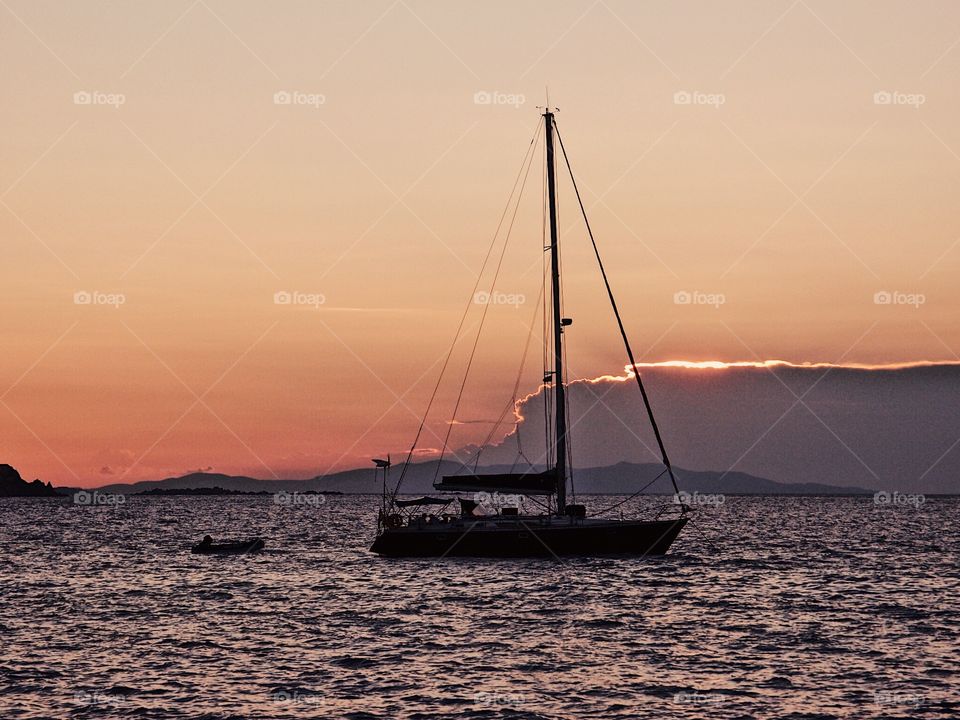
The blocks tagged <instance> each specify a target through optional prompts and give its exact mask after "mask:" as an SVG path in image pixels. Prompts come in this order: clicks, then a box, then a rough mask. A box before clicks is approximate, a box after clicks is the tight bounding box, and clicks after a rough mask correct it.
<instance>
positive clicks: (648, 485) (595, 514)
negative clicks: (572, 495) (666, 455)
mask: <svg viewBox="0 0 960 720" xmlns="http://www.w3.org/2000/svg"><path fill="white" fill-rule="evenodd" d="M666 471H667V468H664V469H663V470H661V471H660V474H659V475H657V476H656V477H655V478H654V479H653V480H651V481H650V482H648V483H647V484H646V485H644V486H643V487H642V488H640V489H639V490H637V491H636V492H635V493H634V494H633V495H631V496H630V497H628V498H627V499H626V500H621V501H620V502H618V503H617V504H616V505H611V506H610V507H608V508H604V509H603V510H600V511H599V512H595V513H592V514H591V515H590V517H597V516H598V515H603V514H604V513H608V512H610V511H611V510H616V509H617V508H618V507H620V506H621V505H623V504H624V503H628V502H630V501H631V500H633V499H634V498H635V497H636V496H637V495H639V494H640V493H642V492H643V491H644V490H646V489H647V488H648V487H650V486H651V485H653V484H654V483H655V482H656V481H657V480H659V479H660V478H662V477H663V474H664V473H665V472H666Z"/></svg>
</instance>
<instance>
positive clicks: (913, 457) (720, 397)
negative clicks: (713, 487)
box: [481, 363, 960, 493]
mask: <svg viewBox="0 0 960 720" xmlns="http://www.w3.org/2000/svg"><path fill="white" fill-rule="evenodd" d="M641 373H642V376H643V378H644V381H645V383H646V385H647V388H648V391H649V393H650V397H651V399H652V402H653V406H654V411H655V412H656V415H657V419H658V421H659V423H660V425H661V429H662V431H663V435H664V440H665V442H666V444H667V449H668V452H669V453H670V456H671V459H672V460H673V463H674V464H675V465H678V466H681V467H685V468H689V469H693V470H727V469H734V470H739V471H743V472H748V473H751V474H755V475H759V476H762V477H767V478H770V479H772V480H777V481H780V482H820V483H828V484H832V485H843V486H848V485H859V486H864V487H873V488H877V489H884V490H900V491H904V492H907V491H913V492H926V493H957V492H960V363H958V364H933V365H920V366H913V367H890V368H869V369H868V368H862V367H843V366H832V367H831V366H816V367H804V366H797V365H788V364H783V365H778V366H773V367H770V368H766V367H729V368H724V369H690V368H676V367H662V366H654V367H644V368H642V369H641ZM568 394H569V397H570V410H571V416H572V425H573V430H572V435H573V459H574V465H575V466H576V467H580V468H586V467H596V466H603V465H611V464H614V463H616V462H619V461H623V460H627V461H633V462H648V461H651V460H656V459H657V458H656V457H655V456H654V455H653V454H652V452H651V450H653V451H655V450H656V444H655V440H654V437H653V434H652V432H651V431H650V429H649V427H648V423H647V420H646V414H645V411H644V409H643V405H642V402H641V399H640V393H639V391H638V389H637V386H636V383H635V382H634V380H633V378H632V377H626V376H625V377H623V378H602V379H598V380H596V381H575V382H573V383H571V385H570V391H569V393H568ZM543 397H544V396H543V393H542V392H538V393H536V394H534V395H532V396H530V397H529V398H527V399H526V400H524V401H523V402H522V403H521V404H520V406H519V408H520V412H521V413H522V415H523V418H524V419H523V421H522V422H521V423H520V424H519V432H520V440H521V443H522V447H523V451H524V454H525V455H526V456H527V457H529V458H530V459H531V460H532V461H534V462H536V461H537V460H538V459H539V458H540V456H542V453H543V446H544V441H543V437H544V412H543ZM798 397H799V398H800V400H799V401H798ZM516 458H517V440H516V436H515V434H513V433H511V434H510V435H508V436H507V437H506V438H505V439H504V440H503V441H502V442H501V443H499V444H497V445H495V446H492V447H487V448H485V449H484V450H483V452H482V454H481V464H484V465H487V464H494V463H508V464H509V463H512V462H513V461H514V460H515V459H516Z"/></svg>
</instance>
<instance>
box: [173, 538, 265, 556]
mask: <svg viewBox="0 0 960 720" xmlns="http://www.w3.org/2000/svg"><path fill="white" fill-rule="evenodd" d="M263 545H264V542H263V540H260V539H259V538H258V539H256V540H249V541H247V542H241V543H222V544H219V545H203V544H202V543H201V544H199V545H194V546H193V547H192V548H191V549H190V552H192V553H194V554H197V555H243V554H246V553H253V552H258V551H260V550H263Z"/></svg>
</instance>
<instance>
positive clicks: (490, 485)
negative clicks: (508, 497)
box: [433, 470, 557, 495]
mask: <svg viewBox="0 0 960 720" xmlns="http://www.w3.org/2000/svg"><path fill="white" fill-rule="evenodd" d="M433 486H434V487H435V488H436V489H437V490H447V491H457V490H460V491H463V490H469V491H473V492H478V491H485V492H508V493H523V494H526V495H552V494H553V493H554V492H555V491H556V488H557V476H556V473H555V472H554V471H553V470H546V471H545V472H539V473H537V472H528V473H493V474H489V475H444V476H443V479H442V480H441V481H440V482H435V483H434V484H433Z"/></svg>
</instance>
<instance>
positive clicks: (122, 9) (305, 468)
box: [0, 0, 960, 485]
mask: <svg viewBox="0 0 960 720" xmlns="http://www.w3.org/2000/svg"><path fill="white" fill-rule="evenodd" d="M548 10H549V12H547V11H548ZM0 18H2V21H0V56H2V60H3V67H4V68H5V71H4V73H3V74H2V77H0V85H2V92H3V95H4V97H5V98H7V101H6V102H5V103H4V112H3V114H2V115H0V157H2V162H0V243H2V249H3V255H2V258H3V262H2V263H0V293H2V308H3V310H2V313H0V332H2V337H3V340H4V343H3V344H4V352H3V353H0V461H2V462H9V463H11V464H13V465H14V466H16V467H18V468H19V469H20V470H21V472H22V473H23V474H24V475H25V476H29V477H30V478H32V477H41V478H43V479H49V480H52V481H53V482H54V483H57V484H83V485H97V484H103V483H105V482H115V481H118V480H119V479H120V478H124V479H125V480H136V479H144V478H156V477H158V476H166V475H170V474H178V473H181V472H183V471H187V470H191V469H197V468H200V467H203V468H206V467H213V468H214V469H216V470H219V471H223V472H238V473H239V472H244V473H249V474H254V475H258V476H261V477H272V476H274V475H277V476H301V477H302V476H310V475H313V474H316V473H320V472H324V471H326V470H328V469H330V468H331V467H334V468H342V467H351V466H356V465H359V464H361V463H364V462H366V459H367V458H368V457H370V456H371V455H376V454H380V453H382V452H385V451H387V450H390V451H392V452H400V451H402V450H403V449H404V448H405V447H406V445H407V444H408V443H409V441H410V439H411V438H412V435H413V433H414V432H415V430H416V426H417V422H418V420H417V415H418V414H419V413H420V412H421V411H422V409H423V407H424V405H425V403H426V401H427V398H428V396H429V392H430V390H431V389H432V384H433V382H434V381H435V378H436V373H437V371H438V369H439V366H438V365H437V364H436V363H437V361H438V360H440V359H441V358H442V356H443V354H444V352H445V350H446V348H447V346H448V344H449V342H450V341H451V339H452V335H453V332H454V330H455V328H456V326H457V322H458V319H459V316H460V313H461V311H462V309H463V307H464V304H465V303H466V302H467V301H468V299H469V293H470V289H471V288H472V287H473V283H474V280H475V277H474V275H473V273H474V272H476V270H478V269H479V267H480V263H481V261H482V259H483V255H484V253H485V252H486V249H487V246H488V244H489V242H490V238H491V236H492V234H493V231H494V229H495V227H496V223H497V220H498V218H499V216H500V213H501V211H502V208H503V204H504V202H505V200H506V198H507V195H508V193H509V190H510V186H511V184H512V182H513V179H514V177H515V175H516V172H517V169H518V167H519V164H520V160H521V158H522V155H523V152H524V150H525V148H526V145H527V143H528V141H529V139H530V137H531V135H532V132H533V129H534V127H535V125H536V123H537V122H538V119H539V116H538V112H537V110H536V107H535V106H536V105H538V104H542V102H543V95H544V87H545V86H546V85H549V87H550V93H551V102H552V103H554V104H556V105H558V106H559V107H560V112H559V114H558V123H559V127H560V129H561V132H562V133H563V135H564V140H565V143H566V145H567V149H568V150H569V151H570V153H571V155H572V160H573V163H574V169H575V171H576V172H577V174H578V180H579V182H580V186H581V191H582V192H583V194H584V200H585V203H586V204H587V206H588V208H590V216H591V222H592V224H593V226H594V231H595V234H596V236H597V239H598V242H599V243H600V245H601V248H602V250H603V252H604V255H605V260H606V262H607V264H608V267H609V270H610V274H611V281H612V282H613V285H614V288H615V290H616V291H617V293H618V297H619V299H620V302H621V305H622V309H623V311H624V315H625V317H626V319H627V323H628V328H629V330H630V332H631V335H632V337H633V342H634V344H635V346H636V349H637V352H638V354H639V355H642V356H643V359H644V361H647V362H657V361H663V360H677V359H685V360H694V361H699V360H728V361H729V360H746V361H756V360H758V359H768V358H783V359H786V360H789V361H792V362H808V361H810V362H839V361H843V362H856V363H867V364H869V363H889V362H909V361H913V360H955V359H956V358H957V355H956V353H957V352H960V336H958V330H957V328H958V327H960V325H958V320H960V317H958V315H960V313H958V307H960V303H958V300H960V289H958V287H957V284H956V277H957V273H958V270H960V243H958V241H960V226H958V222H957V212H956V198H957V197H958V191H960V123H958V122H957V119H958V114H960V112H958V111H960V86H958V84H957V82H956V78H957V76H958V71H960V44H958V42H957V41H958V35H960V6H958V5H957V4H956V3H950V2H942V3H935V2H931V3H926V4H923V5H922V6H917V5H916V4H915V3H907V2H897V3H892V2H847V3H843V4H841V5H840V6H838V5H837V4H836V3H826V2H813V1H805V2H800V3H791V2H743V3H723V4H719V3H706V2H697V3H669V4H668V3H662V4H656V5H647V6H643V7H638V6H636V5H635V4H634V3H629V2H625V1H622V0H621V1H619V2H616V1H614V0H604V1H603V2H598V3H593V2H566V3H565V2H552V3H549V5H547V4H541V3H524V4H521V6H520V7H516V4H515V3H494V4H490V3H486V4H482V5H472V4H471V5H467V4H464V3H457V2H415V1H413V0H404V1H403V2H394V3H391V2H370V3H334V4H328V3H324V4H319V3H307V2H298V3H284V4H282V5H281V6H274V5H269V4H265V3H253V2H236V1H234V2H225V1H224V0H220V1H216V0H203V1H202V2H197V3H193V2H190V0H184V1H183V2H167V3H156V4H152V5H150V4H147V5H143V4H137V5H134V4H122V3H121V4H117V3H112V2H106V1H104V2H85V3H68V2H25V1H24V0H6V2H5V4H4V6H0ZM78 93H79V94H78ZM277 93H290V95H289V96H287V95H282V94H281V95H279V96H276V97H277V102H275V95H276V94H277ZM288 97H289V98H290V100H291V102H290V103H289V104H283V103H284V100H285V99H286V98H288ZM488 99H489V100H490V102H486V100H488ZM88 101H89V102H88ZM688 101H689V102H688ZM278 103H279V104H278ZM538 168H539V166H538ZM538 168H535V170H534V172H533V173H532V174H531V178H530V181H529V185H528V187H527V192H526V195H525V203H524V204H523V206H522V207H521V211H520V213H519V215H518V220H517V224H516V226H515V228H514V233H513V236H512V240H511V244H510V247H509V249H508V252H507V256H506V262H505V269H504V271H503V272H502V273H501V276H500V278H499V280H498V282H497V285H496V288H495V289H496V290H497V291H498V292H502V293H505V294H508V295H513V296H523V299H524V300H526V302H524V303H521V304H519V305H517V306H514V305H498V306H495V307H493V308H492V309H491V311H490V314H489V317H488V319H487V324H488V327H487V330H488V331H489V333H488V334H487V335H486V336H485V338H486V340H487V341H486V342H481V351H480V352H479V354H478V357H477V360H476V363H475V371H474V374H473V375H472V376H471V381H470V383H469V384H468V386H467V394H466V396H465V400H464V404H463V411H462V413H461V416H462V417H464V418H466V419H471V418H480V419H483V418H489V417H491V416H496V415H497V414H498V413H499V411H500V409H501V407H502V405H503V404H504V403H505V402H506V401H507V400H508V399H509V397H508V396H509V394H510V390H511V388H512V383H513V379H514V377H515V374H516V368H517V365H518V363H519V358H520V354H521V352H522V345H523V341H524V338H525V336H526V332H527V330H526V323H530V322H531V321H532V320H533V319H534V314H535V305H536V303H535V298H536V296H537V293H538V291H539V283H540V243H541V237H540V217H541V206H540V198H541V192H542V188H541V178H540V176H539V170H538ZM574 202H575V199H574V198H573V196H572V195H571V194H570V192H569V189H568V188H566V187H565V188H564V189H563V190H562V193H561V198H560V208H561V224H562V228H563V231H564V235H563V239H564V263H565V264H564V269H565V283H566V291H567V294H566V304H567V313H568V314H570V315H572V316H573V317H574V318H575V319H576V322H575V324H574V326H573V328H571V332H570V334H569V336H568V340H569V352H570V356H571V359H570V371H571V376H572V377H593V376H597V375H601V374H606V373H618V372H620V370H621V369H622V367H623V364H624V358H623V357H622V352H621V350H620V348H619V346H618V344H617V342H618V339H617V337H616V334H615V327H614V325H613V324H612V320H611V318H610V316H609V313H608V312H607V310H606V306H605V303H606V299H605V297H604V294H603V291H602V286H601V285H600V282H599V278H598V276H597V273H596V269H595V266H594V264H593V260H592V258H591V255H590V249H589V245H588V243H587V241H586V238H585V236H584V234H583V232H582V230H581V227H580V225H579V222H578V219H577V216H576V214H575V212H574V210H575V207H574ZM277 292H295V293H300V294H301V296H300V297H299V298H298V299H299V300H302V301H303V303H305V304H289V305H287V304H276V303H275V302H274V296H275V294H276V293H277ZM77 293H91V295H90V296H89V297H90V298H91V300H92V302H91V303H89V304H84V303H83V302H82V301H83V300H85V299H87V297H88V296H86V295H82V294H81V295H79V296H77V295H76V294H77ZM93 293H99V294H96V295H93ZM878 293H889V295H886V296H884V295H880V299H881V303H880V304H878V303H877V302H876V297H877V294H878ZM75 296H76V298H77V300H79V301H80V302H79V304H78V302H76V301H75ZM111 296H118V297H111ZM119 296H122V300H123V302H122V304H119V305H118V304H117V303H118V301H119V299H121V298H120V297H119ZM311 296H312V297H311ZM885 297H886V298H889V299H890V300H891V302H889V303H883V302H882V300H883V298H885ZM711 298H712V299H711ZM718 298H719V299H720V300H722V302H720V301H719V300H718ZM321 299H322V300H323V303H322V304H320V303H319V301H320V300H321ZM684 299H688V300H689V301H690V302H684ZM310 303H314V305H311V304H310ZM479 312H480V310H479V306H477V307H474V308H472V314H471V316H469V317H468V327H469V326H470V324H471V323H472V322H473V320H475V319H476V318H477V317H478V316H479ZM536 322H538V323H539V319H537V320H536ZM468 345H469V342H467V343H466V345H465V346H464V348H461V350H464V349H465V348H466V347H467V346H468ZM465 357H466V356H465V352H462V351H461V352H459V353H458V354H456V355H455V356H454V361H453V363H454V364H453V369H454V371H455V372H453V374H452V378H453V380H452V381H451V382H450V383H447V384H446V385H445V386H444V387H443V390H442V393H441V397H440V400H439V403H438V410H439V412H438V413H437V416H436V418H435V422H432V423H431V424H430V425H429V426H428V435H429V433H431V432H432V433H436V435H441V436H442V435H443V433H444V432H445V430H446V425H445V424H444V417H445V413H447V412H448V411H449V407H450V405H451V403H452V399H453V397H454V395H455V393H456V389H457V384H456V379H457V378H458V377H459V371H460V368H462V365H463V363H464V362H465ZM458 363H459V364H458ZM528 371H529V372H528V373H527V376H528V377H525V379H524V383H523V385H522V386H521V391H523V392H529V391H531V390H533V389H534V388H535V387H536V383H537V379H538V375H539V372H540V367H539V350H538V349H536V348H535V349H534V351H533V352H532V355H531V362H530V363H528ZM487 429H488V428H487V426H480V425H465V426H457V428H456V432H455V434H454V442H455V443H457V444H465V443H467V442H472V441H476V440H478V439H482V437H483V436H484V435H486V432H487ZM438 443H439V440H437V438H436V436H433V437H429V436H428V437H427V438H425V442H424V443H423V444H424V445H425V446H427V447H435V446H436V445H437V444H438Z"/></svg>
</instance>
